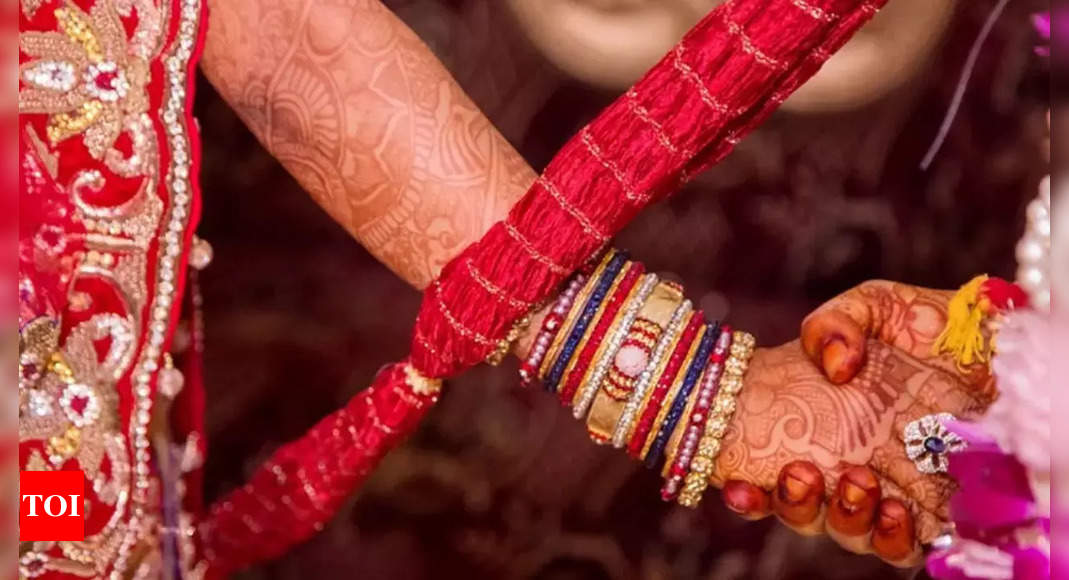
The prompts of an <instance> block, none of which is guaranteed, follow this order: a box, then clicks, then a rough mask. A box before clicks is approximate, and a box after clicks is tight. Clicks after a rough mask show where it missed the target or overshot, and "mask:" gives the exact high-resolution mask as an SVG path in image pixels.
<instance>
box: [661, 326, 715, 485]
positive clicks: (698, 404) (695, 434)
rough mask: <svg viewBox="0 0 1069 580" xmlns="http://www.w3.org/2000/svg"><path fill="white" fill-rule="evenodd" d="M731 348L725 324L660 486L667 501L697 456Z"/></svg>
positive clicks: (681, 482) (710, 356)
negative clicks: (662, 483) (695, 454)
mask: <svg viewBox="0 0 1069 580" xmlns="http://www.w3.org/2000/svg"><path fill="white" fill-rule="evenodd" d="M730 349H731V327H730V326H728V325H727V324H724V325H722V326H721V327H720V337H719V338H718V339H717V341H716V348H715V349H713V352H712V354H711V355H709V366H708V367H706V369H705V376H704V377H703V378H702V385H701V389H700V390H699V391H698V394H697V398H696V399H695V400H694V407H693V408H692V409H691V412H690V420H689V422H688V423H687V428H686V430H684V432H683V437H682V438H680V440H679V443H678V444H677V449H676V457H675V461H673V462H672V467H671V469H670V470H669V471H668V473H667V474H666V476H665V481H664V486H663V487H661V499H663V500H664V501H672V500H673V499H675V497H676V495H677V494H679V488H680V486H682V485H683V479H684V478H685V477H686V476H687V471H688V470H689V469H690V462H691V460H692V459H694V451H695V450H696V449H697V448H698V441H699V440H700V439H701V436H702V433H703V432H704V431H705V423H706V421H708V420H709V409H711V408H712V406H713V399H715V398H716V393H717V391H718V390H719V389H720V375H721V374H723V372H724V360H725V359H726V358H727V355H728V351H729V350H730Z"/></svg>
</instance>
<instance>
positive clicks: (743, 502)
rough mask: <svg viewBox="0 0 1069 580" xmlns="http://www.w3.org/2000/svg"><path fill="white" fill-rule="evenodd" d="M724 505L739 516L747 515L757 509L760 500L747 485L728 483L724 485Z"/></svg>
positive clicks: (734, 482)
mask: <svg viewBox="0 0 1069 580" xmlns="http://www.w3.org/2000/svg"><path fill="white" fill-rule="evenodd" d="M722 493H723V496H724V505H726V506H727V508H728V509H729V510H731V511H733V512H735V513H737V514H739V515H744V516H745V515H749V514H752V513H753V512H755V511H757V510H758V509H759V507H760V506H759V504H760V503H761V501H760V498H759V497H757V496H756V493H757V492H756V490H755V489H754V488H753V487H752V486H751V485H750V484H748V483H745V482H741V481H729V482H727V483H725V484H724V490H723V492H722Z"/></svg>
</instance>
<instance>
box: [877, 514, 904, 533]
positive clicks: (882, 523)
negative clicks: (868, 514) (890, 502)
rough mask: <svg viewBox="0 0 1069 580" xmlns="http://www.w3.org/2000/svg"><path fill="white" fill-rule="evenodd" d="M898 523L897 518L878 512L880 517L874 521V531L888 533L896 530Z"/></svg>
mask: <svg viewBox="0 0 1069 580" xmlns="http://www.w3.org/2000/svg"><path fill="white" fill-rule="evenodd" d="M900 525H901V524H900V523H899V521H898V518H896V517H894V516H889V515H887V514H880V517H879V518H878V519H877V521H876V531H878V532H879V533H881V534H890V533H891V532H894V531H895V530H897V529H898V527H899V526H900Z"/></svg>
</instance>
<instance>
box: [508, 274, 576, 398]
mask: <svg viewBox="0 0 1069 580" xmlns="http://www.w3.org/2000/svg"><path fill="white" fill-rule="evenodd" d="M585 282H586V276H585V275H583V274H578V275H577V276H576V277H575V278H572V281H571V282H570V283H569V284H568V287H567V288H566V289H565V290H564V292H561V295H560V296H559V297H558V298H557V302H556V304H554V305H553V310H551V311H550V312H549V314H547V315H546V317H545V318H543V319H542V328H541V329H540V330H539V331H538V336H537V337H535V341H534V344H532V345H531V352H529V353H528V354H527V360H525V361H524V362H523V364H521V365H520V384H522V385H523V386H525V387H529V386H531V383H533V382H534V380H535V379H536V378H537V377H538V367H540V366H541V365H542V361H543V360H544V359H545V358H546V352H548V351H549V345H550V344H551V343H552V342H553V339H554V337H556V336H557V332H558V331H559V330H560V328H561V325H562V324H564V317H565V315H567V314H568V310H569V309H571V307H572V302H574V301H575V297H576V295H578V294H579V289H580V288H582V287H583V284H584V283H585Z"/></svg>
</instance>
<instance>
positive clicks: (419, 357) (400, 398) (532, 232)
mask: <svg viewBox="0 0 1069 580" xmlns="http://www.w3.org/2000/svg"><path fill="white" fill-rule="evenodd" d="M885 2H886V0H733V1H731V2H728V3H726V4H724V5H722V6H720V7H719V8H717V9H716V10H714V11H712V12H711V13H710V14H709V15H708V16H706V17H705V18H704V19H703V20H702V21H701V22H700V23H698V25H697V26H695V27H694V29H692V30H691V31H690V32H689V33H688V34H687V36H686V37H685V38H684V39H683V40H682V41H681V42H680V43H679V44H678V45H677V46H676V47H675V48H674V49H673V50H672V51H671V52H669V53H668V55H666V56H665V57H664V58H663V59H662V60H661V62H659V63H658V64H657V65H656V66H655V67H654V68H653V69H651V70H650V71H649V72H648V73H647V74H646V76H644V77H643V78H642V79H641V80H640V81H639V82H638V83H637V84H636V85H635V86H634V87H633V88H632V89H631V90H629V91H628V92H627V93H626V94H624V95H623V96H621V97H620V98H619V99H617V100H616V101H615V102H614V103H613V104H612V105H610V106H609V107H608V108H607V109H605V110H604V111H603V112H602V113H601V114H600V115H599V116H598V117H597V118H596V119H594V121H593V122H591V123H590V124H589V125H587V126H586V127H585V128H584V129H583V130H582V131H580V132H579V134H578V135H577V136H575V137H573V138H572V139H571V140H570V141H569V142H568V143H567V144H566V145H565V146H564V147H563V148H562V149H561V150H560V152H559V153H558V154H557V155H556V157H554V159H553V161H551V162H550V164H549V166H548V167H547V168H546V170H545V172H544V173H543V175H542V177H541V178H539V179H538V181H536V182H535V183H534V185H532V186H531V188H530V190H528V192H527V193H526V194H525V195H524V196H523V198H521V199H520V200H519V201H518V202H517V203H516V205H515V206H513V208H512V210H511V211H510V212H509V215H508V216H507V217H506V219H505V221H502V222H498V223H496V224H494V225H493V226H492V227H491V228H490V229H489V231H487V232H486V234H485V235H484V236H483V237H482V239H480V240H479V241H477V242H475V243H473V244H472V245H471V246H469V247H468V248H467V249H465V250H464V252H462V253H461V254H460V255H459V256H457V257H456V258H454V259H453V260H452V261H450V262H449V264H447V265H446V267H445V268H444V269H443V270H442V272H441V274H440V276H439V278H438V280H436V281H435V282H434V283H433V284H432V285H431V286H430V287H429V288H428V290H427V292H426V294H425V295H424V299H423V305H422V307H421V309H420V313H419V317H418V319H417V321H416V327H415V331H414V333H413V341H412V354H411V355H410V357H409V359H408V360H407V361H402V362H399V363H395V364H393V365H390V366H388V367H386V369H385V370H383V371H382V372H381V373H380V374H379V375H378V376H377V377H376V378H375V380H374V382H373V384H372V385H371V388H369V389H367V390H365V391H364V392H362V393H360V394H359V395H357V396H356V397H355V398H354V399H353V400H352V401H351V402H350V403H349V404H348V406H346V407H345V408H343V409H341V410H340V411H338V412H336V413H334V414H332V415H330V416H328V417H326V418H325V419H323V420H322V421H320V422H319V424H317V425H316V426H315V427H313V428H312V429H311V430H310V431H309V433H308V434H306V435H305V436H304V437H303V438H301V439H299V440H297V441H295V442H292V443H289V444H287V445H286V446H284V447H282V448H281V449H279V451H278V452H277V453H275V455H274V456H273V457H272V458H271V459H270V460H269V461H268V462H267V463H266V464H265V465H264V466H263V467H262V468H260V469H259V470H258V471H257V472H256V473H255V474H254V475H253V478H252V480H251V481H250V482H249V483H248V484H247V485H245V486H244V487H242V488H241V489H239V490H236V491H234V492H233V493H231V494H230V495H229V496H227V497H226V498H224V499H223V500H222V501H221V502H219V503H218V504H217V505H215V506H214V507H213V508H212V510H211V517H210V519H209V521H208V522H207V524H206V525H205V526H204V528H203V531H204V533H205V538H206V545H207V546H208V548H209V549H210V550H209V553H208V556H209V558H213V559H214V561H215V563H216V564H217V565H218V566H219V567H220V569H224V570H225V569H235V568H240V567H244V566H246V565H248V564H250V563H252V562H254V561H256V560H259V559H263V558H270V557H274V556H277V555H279V554H281V553H283V552H284V551H285V550H286V549H287V548H288V547H290V546H291V545H293V544H295V543H297V542H300V541H302V540H305V539H307V538H308V537H309V536H310V535H312V534H313V533H314V532H315V531H317V530H319V529H321V528H322V526H323V525H324V523H325V522H326V521H327V520H329V519H330V518H331V517H332V515H333V514H334V512H335V510H336V509H337V507H338V506H339V504H340V503H341V502H342V501H343V500H344V498H345V497H346V496H348V495H349V494H350V493H351V492H352V491H353V489H355V488H356V486H357V485H358V484H359V483H360V482H361V481H362V480H363V479H364V477H365V476H366V475H367V474H368V473H370V471H371V470H372V469H373V468H374V466H375V465H376V464H377V463H378V461H379V459H381V458H382V456H383V455H385V454H386V453H387V452H388V451H389V450H391V449H392V448H393V447H394V446H396V445H397V444H398V443H400V442H401V441H402V440H403V439H404V437H405V436H407V435H408V434H409V433H411V431H412V430H413V429H414V428H415V426H416V424H417V423H418V422H419V420H420V418H422V416H423V414H424V412H425V411H426V410H427V409H428V408H429V407H430V405H431V403H433V402H434V400H435V399H436V397H437V388H436V384H437V379H440V378H446V377H450V376H454V375H456V374H458V373H460V372H463V371H464V370H466V369H468V368H470V367H471V366H474V365H476V364H478V363H479V362H481V361H483V360H485V359H486V357H487V356H488V355H489V354H490V353H491V352H492V351H493V350H494V349H495V347H497V345H498V344H499V343H500V341H501V340H502V337H504V336H506V334H507V333H508V331H509V329H510V327H511V326H512V325H513V324H514V322H515V321H516V320H517V319H518V318H520V317H521V316H523V315H524V314H526V311H527V310H529V309H530V308H531V307H532V305H534V304H536V303H538V302H540V301H541V300H543V299H545V298H546V297H547V296H549V295H550V294H551V293H553V292H554V291H555V290H556V289H557V288H558V286H559V285H560V283H561V282H562V281H563V280H564V279H565V278H566V277H567V276H568V275H570V274H571V273H572V272H573V271H575V270H576V269H577V268H579V267H581V266H582V265H583V264H584V263H585V262H586V261H587V260H588V259H589V258H590V257H591V256H592V255H594V254H595V253H596V252H597V251H598V250H599V249H601V248H602V247H604V246H605V244H606V243H607V242H608V240H609V239H610V238H611V237H612V236H613V235H615V234H616V233H617V232H618V231H619V230H620V229H622V228H623V227H624V226H625V225H626V224H627V223H628V222H630V221H631V220H632V219H633V218H634V217H635V216H636V215H637V214H638V213H639V212H640V211H641V210H642V209H643V208H644V207H646V206H647V205H648V204H650V203H652V202H655V201H658V200H660V199H663V198H665V197H667V196H668V195H669V194H671V193H672V192H673V191H675V190H676V189H677V188H678V187H679V186H680V185H681V184H682V183H684V182H686V181H687V180H688V179H690V178H691V177H693V176H694V175H697V174H698V173H700V172H701V171H703V170H704V169H706V168H708V167H709V166H711V165H712V164H714V163H716V162H718V161H719V160H720V159H722V158H723V157H724V156H725V155H727V154H728V153H729V152H730V151H731V149H732V148H733V147H734V145H735V143H737V142H738V141H739V139H741V137H742V136H743V135H745V134H746V133H747V132H749V131H750V130H751V129H753V128H754V127H756V126H757V125H758V124H759V123H761V122H762V121H763V120H764V119H765V118H767V117H768V115H770V114H771V113H772V111H774V110H775V109H776V107H778V106H779V104H780V103H782V102H783V101H784V99H786V97H787V96H788V95H790V94H791V93H792V92H793V91H794V90H795V89H797V88H798V87H799V86H800V85H801V84H802V83H803V82H805V81H806V80H807V79H808V78H809V77H811V76H812V75H813V74H814V73H815V72H816V71H817V70H818V69H819V68H820V66H821V65H822V64H823V63H824V61H825V60H827V58H828V57H829V56H830V55H831V54H832V53H833V52H835V51H836V50H838V49H839V48H840V47H841V46H842V45H843V44H844V43H845V42H846V41H847V40H848V39H849V38H850V36H852V35H853V33H854V32H856V31H857V29H858V28H860V27H861V26H862V25H863V24H864V23H865V22H866V21H868V19H869V18H871V17H872V16H873V15H874V14H875V13H876V11H877V10H878V9H879V8H880V7H881V6H882V5H883V4H884V3H885Z"/></svg>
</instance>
